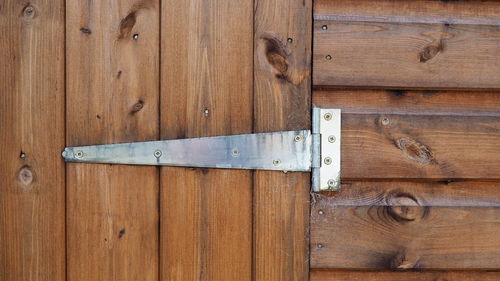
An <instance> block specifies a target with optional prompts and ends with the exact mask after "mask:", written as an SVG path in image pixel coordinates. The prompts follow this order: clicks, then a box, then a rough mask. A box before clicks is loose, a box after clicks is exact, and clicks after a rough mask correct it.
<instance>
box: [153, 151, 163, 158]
mask: <svg viewBox="0 0 500 281" xmlns="http://www.w3.org/2000/svg"><path fill="white" fill-rule="evenodd" d="M161 154H162V153H161V150H159V149H157V150H155V152H154V153H153V155H154V156H155V157H156V158H160V157H161Z"/></svg>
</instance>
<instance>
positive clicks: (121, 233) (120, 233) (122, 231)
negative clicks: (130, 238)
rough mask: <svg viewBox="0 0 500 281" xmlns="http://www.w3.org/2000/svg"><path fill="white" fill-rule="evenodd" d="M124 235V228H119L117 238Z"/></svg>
mask: <svg viewBox="0 0 500 281" xmlns="http://www.w3.org/2000/svg"><path fill="white" fill-rule="evenodd" d="M124 235H125V228H122V229H120V232H118V238H122V237H123V236H124Z"/></svg>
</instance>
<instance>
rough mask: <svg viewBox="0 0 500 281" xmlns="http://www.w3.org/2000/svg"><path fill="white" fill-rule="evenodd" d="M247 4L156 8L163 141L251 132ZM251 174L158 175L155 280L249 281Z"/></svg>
mask: <svg viewBox="0 0 500 281" xmlns="http://www.w3.org/2000/svg"><path fill="white" fill-rule="evenodd" d="M252 16H253V9H252V1H250V0H245V1H230V0H222V1H200V0H190V1H174V0H168V1H163V3H162V49H161V53H162V58H161V69H162V71H161V73H162V79H161V82H162V83H161V108H162V112H161V132H162V139H173V138H188V137H199V136H213V135H229V134H241V133H250V132H251V130H252V81H253V77H252V58H253V51H252V27H253V20H252ZM251 183H252V178H251V172H250V171H241V170H240V171H238V170H217V169H194V170H193V169H188V168H171V167H168V168H167V167H165V168H162V169H161V233H160V237H161V251H160V259H161V270H160V271H161V272H160V276H161V280H164V281H167V280H168V281H171V280H178V281H190V280H191V281H192V280H219V281H224V280H228V281H229V280H231V281H232V280H247V281H250V280H251V278H252V185H251Z"/></svg>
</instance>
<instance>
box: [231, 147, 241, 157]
mask: <svg viewBox="0 0 500 281" xmlns="http://www.w3.org/2000/svg"><path fill="white" fill-rule="evenodd" d="M231 155H233V157H238V156H239V155H240V151H239V150H238V149H236V148H235V149H233V151H231Z"/></svg>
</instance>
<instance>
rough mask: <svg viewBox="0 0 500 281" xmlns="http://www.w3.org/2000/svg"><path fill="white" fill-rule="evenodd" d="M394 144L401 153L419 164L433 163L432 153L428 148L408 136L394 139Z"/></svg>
mask: <svg viewBox="0 0 500 281" xmlns="http://www.w3.org/2000/svg"><path fill="white" fill-rule="evenodd" d="M395 145H396V147H397V148H399V149H400V150H401V151H402V152H403V154H404V155H405V156H406V157H408V158H410V159H412V160H415V161H417V162H419V163H421V164H430V163H435V162H436V160H435V159H434V155H433V153H432V151H431V149H430V148H428V147H427V146H425V145H423V144H421V143H418V142H417V141H415V140H412V139H409V138H399V139H397V140H395Z"/></svg>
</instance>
